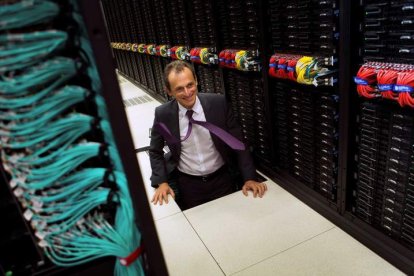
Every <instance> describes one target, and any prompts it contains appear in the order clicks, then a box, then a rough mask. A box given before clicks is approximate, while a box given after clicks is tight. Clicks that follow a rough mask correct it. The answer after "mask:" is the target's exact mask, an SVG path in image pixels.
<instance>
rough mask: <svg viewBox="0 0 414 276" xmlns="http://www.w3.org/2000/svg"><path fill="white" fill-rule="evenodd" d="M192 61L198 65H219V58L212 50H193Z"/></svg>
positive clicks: (198, 48)
mask: <svg viewBox="0 0 414 276" xmlns="http://www.w3.org/2000/svg"><path fill="white" fill-rule="evenodd" d="M190 60H191V61H192V62H194V63H197V64H217V63H218V56H217V54H216V53H214V49H212V48H200V47H196V48H192V49H191V50H190Z"/></svg>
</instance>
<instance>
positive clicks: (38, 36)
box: [0, 30, 68, 74]
mask: <svg viewBox="0 0 414 276" xmlns="http://www.w3.org/2000/svg"><path fill="white" fill-rule="evenodd" d="M67 38H68V35H67V33H65V32H61V31H55V30H47V31H39V32H32V33H19V34H18V33H13V34H2V35H0V47H1V52H0V74H1V73H4V72H5V71H6V70H7V71H11V70H18V69H24V68H27V67H29V66H32V65H34V64H36V63H37V62H39V61H41V60H42V59H43V58H45V57H46V56H48V55H50V54H51V53H52V52H54V51H56V50H58V49H62V47H63V46H64V45H65V43H66V41H67Z"/></svg>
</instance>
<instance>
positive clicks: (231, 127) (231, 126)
mask: <svg viewBox="0 0 414 276" xmlns="http://www.w3.org/2000/svg"><path fill="white" fill-rule="evenodd" d="M224 105H225V108H224V109H225V112H226V127H227V131H228V132H229V133H230V134H232V135H233V136H234V137H236V138H237V139H239V140H240V141H242V142H243V143H244V144H245V146H246V149H245V150H242V151H240V150H236V151H235V153H236V157H237V165H238V168H239V170H240V173H241V174H242V177H243V181H244V182H246V181H247V180H256V168H255V166H254V162H253V158H252V156H251V154H250V151H249V145H248V144H247V143H246V141H245V140H244V137H243V133H242V131H241V128H240V125H239V123H238V122H237V120H236V118H235V117H234V114H233V111H232V109H231V107H229V106H228V104H227V101H226V100H225V99H224Z"/></svg>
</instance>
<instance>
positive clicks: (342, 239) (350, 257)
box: [233, 227, 404, 276]
mask: <svg viewBox="0 0 414 276" xmlns="http://www.w3.org/2000/svg"><path fill="white" fill-rule="evenodd" d="M233 275H235V276H250V275H260V276H274V275H282V276H283V275H295V276H300V275H306V276H308V275H335V276H340V275H344V276H349V275H364V276H365V275H373V276H374V275H375V276H381V275H384V276H391V275H404V274H403V273H402V272H401V271H399V270H398V269H396V268H395V267H393V266H392V265H390V264H389V263H388V262H386V261H385V260H384V259H382V258H381V257H379V256H378V255H376V254H375V253H374V252H372V251H371V250H369V249H368V248H366V247H365V246H363V245H362V244H361V243H359V242H358V241H357V240H355V239H354V238H352V237H351V236H349V235H348V234H347V233H345V232H344V231H342V230H341V229H339V228H337V227H335V228H334V229H332V230H329V231H327V232H325V233H323V234H321V235H319V236H316V237H315V238H313V239H310V240H308V241H306V242H304V243H302V244H299V245H298V246H296V247H293V248H291V249H289V250H287V251H285V252H282V253H280V254H278V255H276V256H274V257H271V258H269V259H267V260H265V261H263V262H261V263H258V264H256V265H253V266H251V267H249V268H247V269H246V270H243V271H241V272H239V273H236V274H233Z"/></svg>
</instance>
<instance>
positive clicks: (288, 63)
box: [269, 54, 301, 81]
mask: <svg viewBox="0 0 414 276" xmlns="http://www.w3.org/2000/svg"><path fill="white" fill-rule="evenodd" d="M300 58H301V56H298V55H289V54H274V55H272V56H271V58H270V61H269V75H270V76H272V77H274V78H279V79H289V80H293V81H296V78H297V77H296V63H297V62H298V60H299V59H300Z"/></svg>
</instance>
